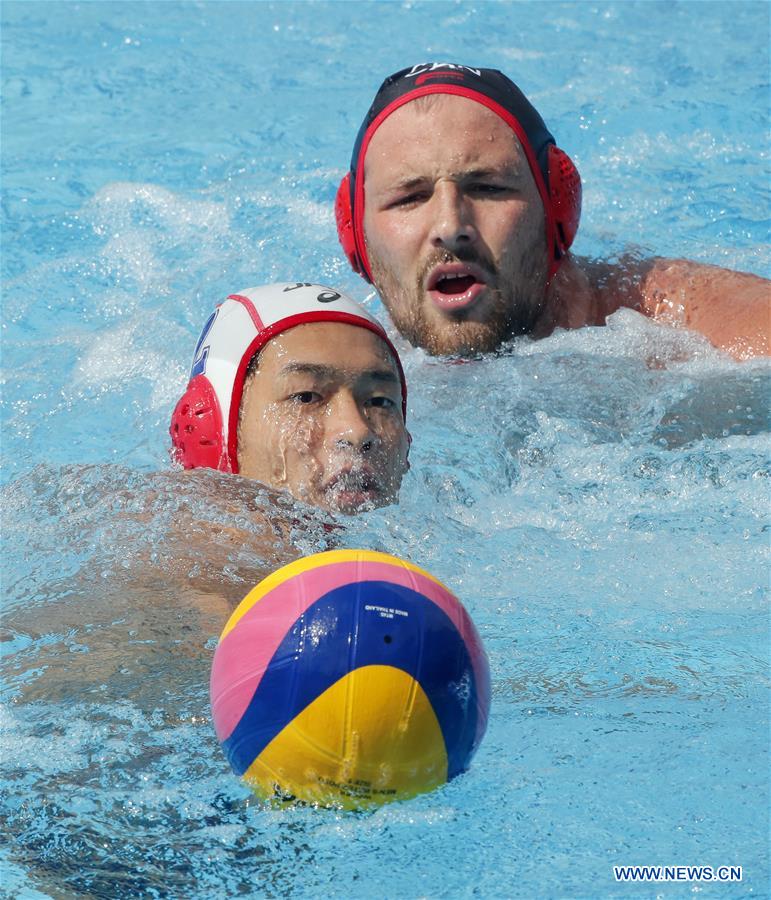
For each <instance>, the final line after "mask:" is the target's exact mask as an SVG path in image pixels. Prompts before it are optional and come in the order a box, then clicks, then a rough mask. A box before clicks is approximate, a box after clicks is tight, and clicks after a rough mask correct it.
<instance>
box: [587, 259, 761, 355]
mask: <svg viewBox="0 0 771 900" xmlns="http://www.w3.org/2000/svg"><path fill="white" fill-rule="evenodd" d="M578 266H579V268H580V269H582V270H583V271H584V273H585V275H586V276H587V280H588V281H589V284H590V285H591V287H592V289H593V294H594V303H595V319H596V320H597V321H596V322H595V323H594V324H599V323H600V322H601V321H604V319H605V318H606V317H607V316H609V315H610V314H611V313H613V312H615V311H616V310H617V309H619V308H620V307H621V306H626V307H630V308H632V309H636V310H638V311H639V312H641V313H643V315H646V316H649V317H650V318H652V319H655V320H657V321H660V322H662V323H667V324H671V325H679V326H681V327H683V328H689V329H691V330H693V331H696V332H698V333H699V334H702V335H704V337H706V338H707V339H708V340H709V341H710V342H711V343H712V344H713V345H714V346H715V347H718V348H719V349H721V350H724V351H726V352H727V353H729V354H731V356H733V357H734V358H735V359H749V358H751V357H753V356H768V355H769V353H771V282H769V281H767V280H766V279H765V278H759V277H758V276H757V275H750V274H748V273H746V272H733V271H731V270H729V269H721V268H719V267H718V266H709V265H706V264H704V263H696V262H691V261H689V260H684V259H648V260H639V259H630V258H625V259H622V260H620V261H619V263H617V264H616V265H613V266H610V265H608V264H607V263H585V262H584V261H581V262H580V263H578ZM587 324H590V323H587Z"/></svg>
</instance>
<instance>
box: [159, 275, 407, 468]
mask: <svg viewBox="0 0 771 900" xmlns="http://www.w3.org/2000/svg"><path fill="white" fill-rule="evenodd" d="M309 322H342V323H344V324H347V325H357V326H359V327H360V328H367V329H368V330H369V331H372V332H374V333H375V334H376V335H377V336H378V337H379V338H380V339H381V340H382V341H383V342H384V343H385V344H386V346H387V347H388V349H389V350H390V352H391V355H392V356H393V358H394V362H395V363H396V368H397V370H398V372H399V377H400V379H401V386H402V413H403V415H404V416H405V417H406V414H407V384H406V382H405V380H404V371H403V370H402V364H401V361H400V360H399V355H398V353H397V352H396V350H395V348H394V346H393V344H392V343H391V341H390V340H389V339H388V336H387V335H386V333H385V331H384V330H383V327H382V325H381V324H380V323H379V322H378V321H377V319H375V318H374V317H373V316H371V315H370V314H369V313H368V312H367V311H366V310H365V309H364V308H363V307H362V306H360V305H359V304H358V303H356V301H355V300H352V299H351V298H350V297H346V296H345V294H341V293H340V292H339V291H336V290H334V289H333V288H328V287H324V286H323V285H320V284H307V283H299V284H270V285H266V286H264V287H254V288H247V290H245V291H242V292H241V293H239V294H231V295H230V296H229V297H228V298H227V300H225V301H224V302H223V303H221V304H220V305H219V306H218V307H217V308H216V309H215V310H214V312H213V313H212V314H211V316H209V319H208V321H207V322H206V324H205V325H204V328H203V331H202V332H201V336H200V338H199V339H198V343H197V344H196V348H195V355H194V357H193V365H192V368H191V370H190V381H189V383H188V385H187V389H186V391H185V393H184V394H183V396H182V398H181V399H180V400H179V402H178V403H177V405H176V407H175V408H174V412H173V413H172V416H171V427H170V429H169V433H170V434H171V442H172V456H173V458H174V459H175V460H177V461H178V462H180V463H182V465H183V466H184V467H185V468H186V469H195V468H201V467H205V468H210V469H220V470H221V471H223V472H238V415H239V411H240V408H241V395H242V394H243V390H244V380H245V378H246V372H247V369H248V368H249V363H250V362H251V361H252V359H253V358H254V356H255V354H256V353H259V351H260V350H261V349H262V347H263V346H264V345H265V344H267V342H268V341H269V340H270V339H271V338H274V337H275V336H276V335H277V334H280V333H281V332H282V331H287V330H288V329H290V328H294V327H295V326H296V325H305V324H308V323H309Z"/></svg>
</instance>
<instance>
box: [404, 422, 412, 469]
mask: <svg viewBox="0 0 771 900" xmlns="http://www.w3.org/2000/svg"><path fill="white" fill-rule="evenodd" d="M404 433H405V434H406V435H407V453H406V455H405V457H404V471H405V472H407V471H408V470H409V468H410V447H412V435H411V434H410V433H409V431H407V429H406V428H405V429H404Z"/></svg>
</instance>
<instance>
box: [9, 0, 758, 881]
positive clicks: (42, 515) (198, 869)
mask: <svg viewBox="0 0 771 900" xmlns="http://www.w3.org/2000/svg"><path fill="white" fill-rule="evenodd" d="M769 9H770V8H769V6H768V5H767V4H765V3H736V2H732V3H669V2H667V3H639V4H638V3H623V4H622V3H618V4H607V3H581V4H572V3H562V4H560V3H549V4H545V3H544V4H541V3H536V4H530V3H516V4H507V3H473V2H462V3H449V2H448V3H441V4H439V3H420V2H407V3H398V4H397V3H360V2H352V3H313V4H309V3H207V2H202V3H173V2H172V3H162V4H161V3H158V4H144V3H132V2H123V3H101V2H95V3H47V2H35V3H26V2H25V3H21V2H5V3H4V4H3V6H2V8H1V10H0V12H1V13H2V76H3V89H2V90H3V108H2V168H3V171H2V175H3V219H2V226H3V254H2V281H3V318H2V338H3V345H2V350H3V360H2V361H3V394H2V415H3V418H2V425H3V432H2V451H3V476H2V479H3V480H2V485H3V487H2V510H3V531H4V545H5V549H4V553H3V564H4V565H3V583H2V591H3V621H2V625H3V629H2V631H3V641H4V643H3V648H4V649H3V660H2V667H3V686H2V696H3V706H2V712H1V713H0V715H2V753H1V754H0V759H1V762H2V780H1V781H0V821H2V825H3V833H4V834H5V835H7V837H8V839H7V841H6V843H5V844H4V846H3V848H2V857H1V859H2V878H1V879H0V893H2V896H8V897H41V896H47V897H64V896H67V897H69V896H90V897H185V898H189V897H201V898H204V897H205V898H210V897H231V896H234V895H242V896H255V897H262V896H265V897H314V898H315V897H328V896H343V897H383V898H386V897H387V898H407V897H452V898H454V897H467V896H468V897H470V896H475V897H496V898H497V897H517V898H533V897H548V898H557V897H601V898H606V897H627V896H633V897H653V896H664V897H685V896H691V895H693V894H694V893H698V894H700V895H703V896H706V897H720V898H727V897H731V898H733V897H745V896H749V895H757V896H761V897H763V896H768V894H769V765H768V764H769V758H768V742H769V741H768V739H769V715H768V714H769V693H768V688H769V665H768V657H769V652H768V651H769V607H768V599H769V595H768V572H769V568H768V565H769V562H768V555H769V541H768V524H769V517H768V509H769V488H768V481H769V467H768V438H767V435H768V430H769V424H770V423H769V410H768V396H769V381H770V380H771V379H770V378H769V375H770V371H771V370H770V368H769V365H768V363H766V362H763V361H755V362H750V363H747V364H742V365H739V364H736V363H733V362H731V361H729V360H727V359H725V358H723V357H721V356H720V355H719V354H718V353H716V352H715V351H713V350H711V349H710V348H709V347H707V346H706V345H705V344H704V343H703V342H702V341H700V340H699V339H698V338H696V337H695V336H692V335H688V334H685V333H683V332H681V331H677V330H673V329H669V330H667V329H662V328H659V327H657V326H655V325H653V324H652V323H650V322H647V321H644V320H642V319H641V318H640V317H638V316H637V315H636V314H634V313H631V312H629V311H622V312H620V313H618V314H617V315H615V316H614V317H612V319H611V321H610V323H609V325H608V327H606V328H601V329H586V330H583V331H580V332H572V333H558V334H556V335H554V336H553V337H551V338H549V339H547V340H544V341H541V342H538V343H534V342H531V341H529V340H527V339H520V340H517V341H515V342H514V343H513V345H512V347H511V349H510V351H509V352H507V353H505V354H502V355H499V356H495V357H490V358H487V359H485V360H482V361H477V362H471V363H467V364H464V365H449V364H448V363H447V362H443V361H441V360H436V359H431V358H429V357H427V356H425V355H424V354H423V353H422V352H421V351H419V350H415V349H412V348H409V347H406V346H404V344H403V343H401V342H400V343H399V346H400V348H402V349H403V350H404V361H405V367H406V371H407V377H408V380H409V383H410V404H409V420H410V423H411V427H412V430H413V435H414V438H415V443H414V446H413V453H412V463H413V467H412V470H411V472H410V473H409V475H408V477H407V480H406V482H405V485H404V489H403V491H402V502H401V504H400V505H399V506H398V507H391V508H388V509H384V510H379V511H376V512H372V513H367V514H364V515H362V516H360V517H358V518H356V519H353V520H341V521H340V522H339V523H338V524H339V526H340V527H339V528H337V529H333V530H331V531H330V530H329V529H328V527H326V526H327V525H328V522H327V520H326V518H325V517H324V516H322V515H321V514H319V513H318V512H315V511H312V510H307V509H303V508H301V507H299V506H297V505H296V504H294V503H292V502H291V501H289V500H288V499H287V498H285V497H280V496H278V497H277V496H274V495H270V494H269V493H267V492H265V491H262V490H260V489H259V488H257V487H255V486H254V485H250V484H249V483H247V482H244V481H242V480H241V479H238V478H235V477H229V476H224V475H220V474H217V473H200V474H198V475H194V476H191V477H184V476H182V475H180V474H179V473H177V472H174V471H172V470H171V469H170V466H169V464H168V460H167V444H168V441H167V433H166V429H167V425H168V419H169V413H170V409H171V406H172V405H173V402H174V400H175V399H176V396H177V394H178V392H179V391H180V389H181V387H182V385H183V382H184V379H185V373H186V370H187V367H188V363H189V357H190V354H191V351H192V347H193V344H194V342H195V338H196V336H197V334H198V331H199V329H200V326H201V324H202V322H203V321H204V319H205V317H206V314H207V312H208V311H209V310H210V309H211V307H212V306H213V304H214V303H215V302H216V301H217V300H219V299H221V298H222V297H224V296H225V295H226V294H228V293H230V292H232V291H234V290H238V289H242V288H245V287H247V286H250V285H254V284H260V283H264V282H270V281H274V280H295V279H299V280H306V279H307V280H318V281H322V282H327V283H331V284H334V285H337V286H340V287H342V288H343V289H345V290H347V291H348V292H350V293H351V294H353V295H354V296H356V297H358V298H360V299H367V302H368V304H369V305H370V306H371V308H372V309H373V310H375V311H376V312H378V313H382V308H381V307H380V304H379V302H378V300H377V298H376V297H375V296H374V295H372V294H369V293H368V291H367V288H366V286H365V285H364V283H363V282H361V281H359V280H358V279H357V277H356V276H355V275H353V273H351V272H350V271H349V270H348V269H347V267H346V265H345V264H344V261H343V260H342V258H341V254H340V252H339V248H338V245H337V241H336V236H335V231H334V223H333V216H332V203H333V199H334V194H335V190H336V187H337V184H338V182H339V179H340V177H341V175H342V174H343V172H344V170H345V166H346V163H347V159H348V155H349V152H350V146H351V143H352V140H353V137H354V134H355V132H356V129H357V127H358V124H359V121H360V118H361V116H362V115H363V113H364V111H365V109H366V107H367V105H368V103H369V101H370V99H371V96H372V94H373V93H374V91H375V89H376V88H377V86H378V84H379V83H380V81H381V80H382V78H383V77H384V76H385V75H386V74H387V73H389V72H391V71H393V70H395V69H397V68H401V67H402V66H404V65H407V64H411V63H413V62H418V61H424V60H426V59H452V60H459V61H462V62H466V63H469V64H472V65H474V64H481V65H487V66H492V67H498V68H501V69H503V70H505V71H506V72H508V73H509V74H510V75H511V76H512V77H514V78H515V80H517V81H518V82H519V83H520V84H521V86H522V87H523V88H524V89H525V91H526V92H527V93H528V94H529V95H530V96H531V97H532V98H533V100H534V101H535V103H536V104H537V105H538V107H539V108H540V109H541V111H542V112H543V114H544V116H545V118H546V120H547V122H548V123H549V124H550V126H551V127H552V130H553V131H554V132H555V133H556V134H557V136H558V137H559V140H560V142H561V144H562V145H563V146H564V147H565V148H566V149H567V150H568V151H569V152H570V153H571V155H572V156H573V157H574V158H575V160H576V162H577V163H578V165H579V168H580V170H581V172H582V175H583V178H584V186H585V204H584V219H583V223H582V227H581V231H580V233H579V237H578V241H577V245H576V250H577V252H578V253H580V254H585V255H610V256H613V255H615V254H617V253H619V252H621V251H622V250H625V249H629V248H632V249H636V250H638V251H639V252H641V253H657V254H663V255H672V256H685V257H690V258H694V259H699V260H703V261H706V262H713V263H718V264H722V265H727V266H731V267H736V268H740V269H743V270H746V271H752V272H756V273H758V274H762V275H766V276H768V275H769V269H768V259H769V254H768V230H767V228H768V226H767V221H768V214H769V199H768V192H767V188H768V179H767V166H768V141H767V132H768V125H769V112H768V90H769V86H768V72H769V46H768V27H769ZM254 509H263V510H264V509H270V510H271V515H272V519H273V522H274V526H273V530H272V533H271V534H270V535H266V534H265V533H264V530H263V529H261V527H260V526H258V525H257V524H256V522H257V519H256V517H255V516H254V515H252V514H251V511H252V510H254ZM330 546H349V547H368V548H372V549H380V550H386V551H390V552H392V553H395V554H397V555H399V556H404V557H406V558H408V559H410V560H412V561H414V562H416V563H417V564H419V565H422V566H424V567H425V568H427V569H429V570H430V571H431V572H432V573H433V574H434V575H436V576H437V577H438V578H440V579H442V580H443V581H445V582H446V583H447V584H448V585H449V586H450V587H451V588H452V589H453V590H454V591H455V592H456V593H457V594H458V596H459V597H460V598H461V599H462V600H463V602H464V603H465V604H466V606H467V608H468V609H469V611H470V613H471V614H472V616H473V618H474V620H475V622H476V623H477V626H478V628H479V630H480V633H481V635H482V637H483V639H484V641H485V643H486V646H487V648H488V652H489V655H490V661H491V668H492V680H493V704H492V711H491V720H490V726H489V730H488V733H487V736H486V738H485V740H484V742H483V744H482V747H481V749H480V751H479V753H478V755H477V757H476V758H475V760H474V763H473V765H472V767H471V769H470V770H469V772H467V773H466V774H465V775H463V776H462V777H460V778H458V779H457V780H455V781H454V782H452V783H451V784H449V785H447V786H446V787H444V788H443V789H441V790H438V791H436V792H434V793H432V794H429V795H425V796H422V797H420V798H417V799H416V800H414V801H411V802H408V803H401V804H394V805H392V806H389V807H386V808H383V809H381V810H380V811H378V812H376V813H374V814H368V815H356V814H344V813H338V812H334V811H324V810H312V809H288V810H266V809H263V808H261V807H260V806H259V805H258V804H257V803H256V802H254V801H253V800H251V799H250V797H249V795H248V793H247V791H246V790H245V789H244V788H242V787H241V785H240V784H239V783H238V782H237V780H236V779H235V778H234V777H233V776H232V775H231V774H230V773H229V771H228V769H227V765H226V762H225V760H224V756H223V755H222V753H221V751H220V749H219V747H218V745H217V742H216V738H215V736H214V733H213V729H212V726H211V720H210V713H209V706H208V694H207V689H208V686H207V681H208V672H209V665H210V662H211V655H212V651H213V647H214V645H215V643H216V637H217V634H218V633H219V630H220V628H221V626H222V624H223V622H224V619H225V617H226V615H227V611H228V610H229V609H230V608H232V606H233V605H234V604H235V603H237V602H238V600H239V599H240V598H241V597H242V596H243V595H244V594H245V593H246V592H247V590H248V589H249V588H250V586H251V585H252V584H254V583H255V582H256V581H257V580H258V579H259V578H260V577H261V576H262V575H264V574H265V573H266V572H268V571H270V570H272V569H274V568H275V567H276V566H278V565H280V564H282V563H283V562H286V561H288V560H290V559H292V558H293V557H295V556H297V555H298V554H301V553H311V552H314V551H317V550H321V549H325V548H327V547H330ZM618 864H643V865H645V864H661V865H665V864H692V865H711V866H715V867H717V866H719V865H740V866H742V867H743V881H742V883H741V884H723V885H716V884H708V883H704V882H702V883H701V884H699V885H694V884H658V885H630V884H618V883H616V882H615V881H614V878H613V871H612V867H613V866H614V865H618Z"/></svg>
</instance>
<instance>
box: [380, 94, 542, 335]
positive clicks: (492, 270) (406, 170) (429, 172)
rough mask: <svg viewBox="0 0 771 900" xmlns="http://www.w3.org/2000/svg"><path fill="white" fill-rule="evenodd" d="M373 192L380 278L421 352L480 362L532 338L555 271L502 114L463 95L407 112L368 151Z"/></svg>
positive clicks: (538, 208) (392, 119)
mask: <svg viewBox="0 0 771 900" xmlns="http://www.w3.org/2000/svg"><path fill="white" fill-rule="evenodd" d="M364 191H365V206H364V234H365V240H366V244H367V253H368V256H369V260H370V264H371V267H372V274H373V280H374V282H375V286H376V287H377V289H378V291H379V293H380V295H381V297H382V298H383V302H384V303H385V305H386V307H387V308H388V311H389V312H390V314H391V317H392V318H393V320H394V322H395V324H396V326H397V328H398V329H399V331H401V333H402V334H403V335H404V336H405V337H407V338H408V339H409V340H410V341H411V342H412V343H413V344H417V345H420V346H423V347H425V348H426V349H427V350H428V351H429V352H431V353H470V352H471V353H473V352H477V351H486V350H492V349H494V348H495V347H497V346H498V345H499V344H500V343H501V341H503V340H505V339H506V338H508V337H510V336H511V335H513V334H521V333H524V332H527V331H529V330H530V329H531V328H532V326H533V324H534V322H535V320H536V318H537V316H538V314H539V313H540V311H541V308H542V305H543V302H544V292H545V287H546V274H547V267H548V261H547V252H546V239H545V233H544V230H545V221H544V210H543V203H542V201H541V196H540V194H539V193H538V189H537V187H536V184H535V180H534V178H533V175H532V172H531V171H530V168H529V166H528V163H527V159H526V157H525V154H524V151H523V150H522V146H521V145H520V143H519V141H518V139H517V137H516V135H515V134H514V132H513V131H512V130H511V129H510V128H509V127H508V126H507V125H506V123H505V122H504V121H503V120H502V119H501V118H500V117H499V116H497V115H496V114H495V113H493V112H492V111H491V110H489V109H487V108H486V107H484V106H482V105H481V104H479V103H476V102H475V101H473V100H468V99H466V98H465V97H453V96H448V95H435V96H431V97H425V98H420V99H418V100H414V101H412V102H410V103H407V104H405V105H404V106H402V107H400V108H399V109H397V110H396V111H395V112H394V113H392V114H391V115H390V116H389V117H388V118H387V119H386V120H385V122H384V123H383V124H382V125H381V126H380V127H379V128H378V130H377V131H376V132H375V134H374V135H373V137H372V140H371V141H370V144H369V148H368V150H367V154H366V157H365V161H364Z"/></svg>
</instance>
